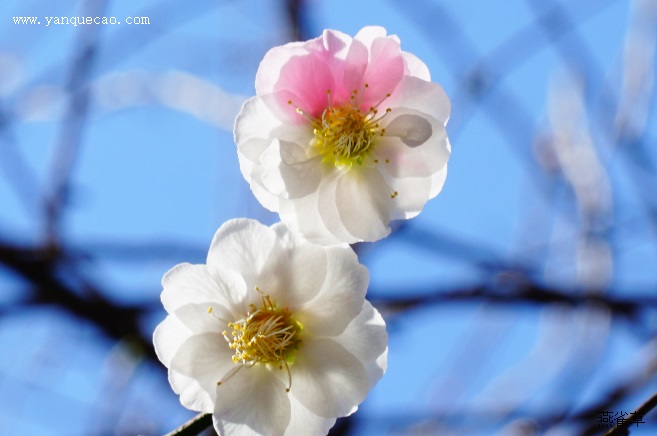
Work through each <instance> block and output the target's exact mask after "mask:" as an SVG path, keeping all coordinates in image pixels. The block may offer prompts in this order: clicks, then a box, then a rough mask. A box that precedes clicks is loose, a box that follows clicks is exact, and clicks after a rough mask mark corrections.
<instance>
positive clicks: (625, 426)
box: [604, 393, 657, 436]
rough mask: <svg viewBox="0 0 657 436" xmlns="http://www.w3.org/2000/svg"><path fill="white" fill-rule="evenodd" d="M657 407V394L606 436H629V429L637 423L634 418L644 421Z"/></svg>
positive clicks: (605, 435)
mask: <svg viewBox="0 0 657 436" xmlns="http://www.w3.org/2000/svg"><path fill="white" fill-rule="evenodd" d="M655 407H657V393H655V394H654V395H653V396H652V397H650V398H649V399H648V401H646V402H645V403H643V404H642V405H641V406H639V408H638V409H636V412H634V413H632V414H630V415H629V416H628V417H627V418H626V419H625V420H624V421H623V422H621V423H620V424H618V425H617V426H616V427H614V428H612V429H611V430H609V431H608V432H607V433H605V434H604V436H621V435H622V436H625V435H629V434H630V430H629V427H630V425H632V424H633V423H634V422H635V421H634V417H636V418H638V419H639V420H640V421H643V417H644V416H645V415H646V414H647V413H648V412H650V411H651V410H652V409H654V408H655ZM637 426H638V424H637Z"/></svg>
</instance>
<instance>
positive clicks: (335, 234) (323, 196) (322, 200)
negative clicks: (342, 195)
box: [317, 170, 359, 244]
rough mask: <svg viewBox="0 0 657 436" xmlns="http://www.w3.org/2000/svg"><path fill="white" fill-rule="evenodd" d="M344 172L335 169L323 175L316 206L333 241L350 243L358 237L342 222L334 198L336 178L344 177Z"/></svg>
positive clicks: (336, 187) (336, 185)
mask: <svg viewBox="0 0 657 436" xmlns="http://www.w3.org/2000/svg"><path fill="white" fill-rule="evenodd" d="M344 174H345V173H344V172H343V171H338V170H335V171H334V172H333V173H332V174H331V175H330V176H328V177H325V178H324V180H322V184H321V185H320V187H319V196H318V198H317V208H318V211H319V216H320V220H321V222H322V223H323V224H324V227H326V229H327V230H328V231H329V233H330V234H331V236H332V238H333V239H334V241H336V242H337V241H342V242H346V243H348V244H352V243H354V242H358V241H359V239H358V237H356V236H354V235H353V234H351V233H350V232H349V231H348V230H347V228H346V227H345V225H344V223H343V222H342V218H340V211H339V210H338V204H337V199H336V196H337V189H338V180H339V179H340V178H342V177H344ZM329 239H330V238H328V237H326V238H324V241H327V240H329ZM324 241H318V242H319V243H324V244H326V243H327V242H324ZM333 243H335V242H333Z"/></svg>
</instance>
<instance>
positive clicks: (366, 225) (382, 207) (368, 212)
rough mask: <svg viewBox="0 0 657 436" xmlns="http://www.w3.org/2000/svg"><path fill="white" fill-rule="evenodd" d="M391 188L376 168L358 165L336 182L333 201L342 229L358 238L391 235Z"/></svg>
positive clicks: (363, 239)
mask: <svg viewBox="0 0 657 436" xmlns="http://www.w3.org/2000/svg"><path fill="white" fill-rule="evenodd" d="M390 195H391V193H390V191H389V190H388V187H387V186H386V184H385V181H384V180H383V178H382V177H381V175H380V174H379V172H378V171H376V170H375V169H372V168H360V169H358V168H357V169H355V170H353V169H352V171H349V172H347V173H345V174H344V175H343V176H342V177H340V178H339V179H338V181H337V186H336V196H335V202H336V205H337V208H338V212H339V214H340V219H341V221H342V223H343V224H344V226H345V228H346V229H347V230H348V231H349V233H351V234H352V235H354V236H355V237H356V238H358V239H359V240H361V241H377V240H379V239H382V238H385V237H386V236H388V235H389V234H390V227H389V226H388V224H389V223H390V208H391V204H390V202H391V198H390Z"/></svg>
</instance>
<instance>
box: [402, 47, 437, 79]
mask: <svg viewBox="0 0 657 436" xmlns="http://www.w3.org/2000/svg"><path fill="white" fill-rule="evenodd" d="M402 56H404V63H405V64H406V66H405V68H404V74H406V75H407V76H413V77H417V78H418V79H422V80H426V81H427V82H430V81H431V73H429V68H428V67H427V65H426V64H425V63H424V62H422V61H421V60H420V58H418V57H417V56H415V55H414V54H413V53H409V52H407V51H402Z"/></svg>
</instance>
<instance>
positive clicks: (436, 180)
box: [429, 165, 447, 198]
mask: <svg viewBox="0 0 657 436" xmlns="http://www.w3.org/2000/svg"><path fill="white" fill-rule="evenodd" d="M446 178H447V165H445V166H444V167H443V168H442V169H441V170H440V171H438V172H437V173H436V174H434V175H433V176H431V192H430V193H429V198H434V197H435V196H436V195H438V193H439V192H440V191H441V190H442V189H443V186H444V185H445V179H446Z"/></svg>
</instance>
